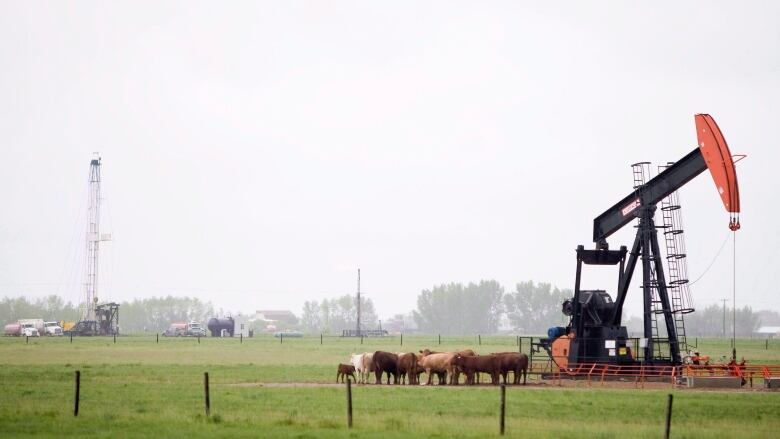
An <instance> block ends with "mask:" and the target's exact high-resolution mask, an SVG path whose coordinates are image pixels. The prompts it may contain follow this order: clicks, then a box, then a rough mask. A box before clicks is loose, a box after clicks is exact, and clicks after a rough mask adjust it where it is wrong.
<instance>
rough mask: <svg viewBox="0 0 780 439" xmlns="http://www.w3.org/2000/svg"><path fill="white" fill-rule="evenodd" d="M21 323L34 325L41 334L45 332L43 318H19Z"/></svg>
mask: <svg viewBox="0 0 780 439" xmlns="http://www.w3.org/2000/svg"><path fill="white" fill-rule="evenodd" d="M19 324H20V325H22V326H23V327H24V325H27V324H30V325H33V327H34V328H35V329H37V330H38V334H39V335H44V334H45V330H44V327H43V319H19Z"/></svg>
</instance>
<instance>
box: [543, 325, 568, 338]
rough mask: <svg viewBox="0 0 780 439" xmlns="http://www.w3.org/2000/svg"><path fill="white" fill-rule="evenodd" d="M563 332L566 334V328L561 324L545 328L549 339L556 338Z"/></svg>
mask: <svg viewBox="0 0 780 439" xmlns="http://www.w3.org/2000/svg"><path fill="white" fill-rule="evenodd" d="M564 334H566V328H564V327H561V326H553V327H552V328H550V329H548V330H547V337H548V338H550V339H551V340H552V339H556V338H558V337H560V336H562V335H564Z"/></svg>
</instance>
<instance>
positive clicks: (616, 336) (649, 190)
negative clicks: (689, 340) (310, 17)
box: [550, 148, 707, 364]
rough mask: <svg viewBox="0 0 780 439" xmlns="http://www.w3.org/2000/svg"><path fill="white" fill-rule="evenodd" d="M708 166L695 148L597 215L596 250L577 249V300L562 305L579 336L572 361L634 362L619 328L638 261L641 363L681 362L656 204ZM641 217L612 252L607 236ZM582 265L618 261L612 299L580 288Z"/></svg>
mask: <svg viewBox="0 0 780 439" xmlns="http://www.w3.org/2000/svg"><path fill="white" fill-rule="evenodd" d="M706 169H707V165H706V163H705V161H704V158H703V156H702V154H701V151H700V150H699V148H696V149H694V150H693V151H691V152H690V153H688V154H687V155H686V156H685V157H683V158H682V159H681V160H679V161H678V162H676V163H674V164H672V165H670V166H668V167H667V168H666V169H665V170H663V171H662V172H660V173H659V174H658V175H657V176H656V177H655V178H653V179H651V180H650V181H648V182H646V183H644V182H640V183H638V184H637V185H636V187H635V190H634V192H632V193H631V194H629V195H628V196H626V197H624V198H623V199H622V200H620V201H619V202H618V203H616V204H615V205H614V206H612V207H611V208H609V209H607V210H606V211H604V212H603V213H602V214H601V215H599V216H598V217H596V218H595V219H594V221H593V242H595V243H596V249H595V250H585V248H584V247H583V246H579V247H577V272H576V277H575V287H574V298H573V299H572V301H571V302H569V305H568V309H567V304H566V303H564V313H565V314H567V315H570V316H571V322H570V323H569V327H568V328H567V332H568V333H569V334H571V333H574V336H575V337H574V339H573V340H572V341H571V348H570V351H569V352H570V353H569V362H571V363H582V362H587V361H591V362H593V361H595V362H610V363H624V362H635V361H636V360H635V359H634V357H632V356H630V355H628V356H625V355H620V352H626V350H625V349H621V348H626V347H627V346H628V344H627V341H628V336H627V331H626V328H625V327H624V326H621V319H622V317H623V315H622V314H623V305H624V304H625V300H626V296H627V294H628V289H629V287H630V285H631V280H632V277H633V273H634V270H635V268H636V266H637V263H638V262H639V261H640V260H641V265H642V284H641V289H642V293H643V306H644V313H643V320H644V321H643V323H644V328H643V332H644V334H643V335H644V337H643V338H644V340H645V341H646V344H645V345H644V346H641V349H642V350H643V355H642V358H643V361H644V362H650V363H673V364H680V363H681V362H682V358H681V356H680V345H679V341H678V336H677V330H676V327H675V320H674V316H673V313H674V310H673V309H672V304H671V301H670V297H669V287H668V285H667V283H666V276H665V273H664V266H663V263H662V259H661V258H662V256H661V251H660V246H659V244H658V231H657V228H658V227H659V226H656V224H655V221H654V215H655V211H656V205H657V204H658V203H659V202H661V200H663V199H664V198H665V197H667V196H668V195H669V194H671V193H673V192H675V191H676V190H678V189H679V188H681V187H682V186H684V185H685V184H686V183H687V182H689V181H690V180H692V179H693V178H695V177H696V176H697V175H699V174H701V173H702V172H704V171H705V170H706ZM637 218H638V219H639V224H638V225H637V233H636V237H635V238H634V243H633V245H632V246H631V250H630V251H628V250H627V249H626V247H625V246H622V247H621V248H620V250H609V244H608V243H607V241H606V239H607V237H609V236H610V235H612V234H613V233H615V232H616V231H618V230H619V229H620V228H622V227H623V226H625V225H626V224H628V223H630V222H631V221H633V220H634V219H637ZM660 227H663V226H660ZM626 254H628V260H626ZM583 264H585V265H619V271H618V286H617V294H616V296H615V301H614V303H612V302H611V298H610V297H609V295H608V294H606V292H604V291H599V290H581V289H580V280H581V274H582V265H583ZM605 296H606V297H605ZM567 302H568V301H567ZM567 311H568V312H567ZM655 314H658V315H663V322H664V326H665V328H666V337H664V338H662V337H660V334H659V333H658V328H657V326H656V323H655V322H656V320H655ZM551 342H552V340H550V343H551ZM609 346H611V347H609ZM667 346H668V347H667ZM635 347H636V346H635ZM667 350H668V351H667Z"/></svg>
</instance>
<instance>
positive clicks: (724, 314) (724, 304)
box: [720, 299, 729, 338]
mask: <svg viewBox="0 0 780 439" xmlns="http://www.w3.org/2000/svg"><path fill="white" fill-rule="evenodd" d="M720 300H721V301H723V338H726V302H728V300H729V299H720Z"/></svg>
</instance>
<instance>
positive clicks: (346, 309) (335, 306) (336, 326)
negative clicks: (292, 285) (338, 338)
mask: <svg viewBox="0 0 780 439" xmlns="http://www.w3.org/2000/svg"><path fill="white" fill-rule="evenodd" d="M360 303H361V307H360V326H361V327H362V328H363V329H373V328H375V327H376V325H377V320H378V319H377V314H376V311H375V309H374V302H373V301H371V299H369V298H367V297H365V296H364V297H361V298H360ZM301 326H302V327H303V329H304V330H306V331H310V332H341V331H342V330H343V329H355V327H356V326H357V303H356V299H355V297H354V296H351V295H348V294H347V295H344V296H341V297H335V298H332V299H330V300H329V299H324V300H323V301H322V302H320V303H318V302H317V301H316V300H314V301H308V302H305V303H304V304H303V315H302V317H301Z"/></svg>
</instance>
